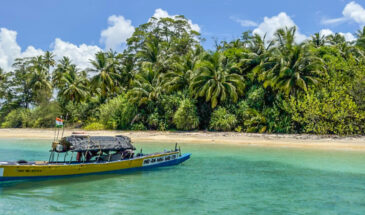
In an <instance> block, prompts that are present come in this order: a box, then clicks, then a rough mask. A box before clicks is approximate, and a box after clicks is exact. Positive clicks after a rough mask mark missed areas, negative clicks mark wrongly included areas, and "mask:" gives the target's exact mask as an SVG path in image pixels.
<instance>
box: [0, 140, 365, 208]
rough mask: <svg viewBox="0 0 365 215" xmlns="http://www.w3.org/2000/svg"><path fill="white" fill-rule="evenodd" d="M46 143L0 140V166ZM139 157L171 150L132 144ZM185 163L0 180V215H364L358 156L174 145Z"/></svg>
mask: <svg viewBox="0 0 365 215" xmlns="http://www.w3.org/2000/svg"><path fill="white" fill-rule="evenodd" d="M49 142H50V141H47V140H23V139H0V161H8V160H18V159H26V160H48V155H49V154H48V150H49V148H50V144H49ZM135 145H136V147H137V149H138V150H139V149H140V148H141V147H142V148H143V152H144V153H147V152H157V151H162V150H163V149H172V148H173V147H174V144H173V143H171V144H166V143H136V144H135ZM181 148H182V151H183V152H191V153H192V157H191V159H190V160H188V161H186V162H185V163H183V164H181V165H178V166H172V167H163V168H159V169H155V170H149V171H143V172H132V173H128V174H104V175H93V176H80V177H73V178H60V179H49V180H37V181H22V182H5V183H4V182H1V183H0V214H1V215H5V214H17V215H18V214H30V215H31V214H78V215H79V214H88V215H93V214H105V215H111V214H365V153H364V152H354V151H324V150H304V149H288V148H263V147H255V146H227V145H211V144H210V145H207V144H181Z"/></svg>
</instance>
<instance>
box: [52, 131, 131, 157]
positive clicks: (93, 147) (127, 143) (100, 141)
mask: <svg viewBox="0 0 365 215" xmlns="http://www.w3.org/2000/svg"><path fill="white" fill-rule="evenodd" d="M135 149H136V148H135V147H134V146H133V145H132V141H131V139H130V138H129V137H127V136H123V135H116V136H89V135H87V134H82V133H81V134H77V133H73V134H72V135H71V136H68V137H63V138H61V139H60V140H59V141H54V142H53V143H52V149H51V151H50V152H51V154H50V157H49V163H58V162H67V161H66V157H67V155H68V154H69V153H71V159H70V160H69V163H71V162H73V163H80V162H99V161H100V162H102V161H117V160H123V159H130V158H133V157H134V156H135V155H134V150H135ZM60 154H63V156H64V159H63V161H59V156H60ZM55 155H57V156H56V158H55Z"/></svg>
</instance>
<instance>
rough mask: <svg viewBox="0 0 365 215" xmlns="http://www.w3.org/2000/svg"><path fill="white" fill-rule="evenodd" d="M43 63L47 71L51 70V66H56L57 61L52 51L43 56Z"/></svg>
mask: <svg viewBox="0 0 365 215" xmlns="http://www.w3.org/2000/svg"><path fill="white" fill-rule="evenodd" d="M43 63H44V65H45V67H46V68H47V69H50V67H51V66H54V65H55V64H56V61H55V60H54V55H53V53H52V52H50V51H46V53H44V55H43Z"/></svg>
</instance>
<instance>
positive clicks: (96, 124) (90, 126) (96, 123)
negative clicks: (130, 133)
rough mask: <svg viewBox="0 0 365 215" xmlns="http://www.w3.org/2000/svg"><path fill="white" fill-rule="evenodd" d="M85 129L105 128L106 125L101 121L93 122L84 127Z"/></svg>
mask: <svg viewBox="0 0 365 215" xmlns="http://www.w3.org/2000/svg"><path fill="white" fill-rule="evenodd" d="M84 129H85V130H88V131H92V130H104V129H105V126H104V125H103V124H102V123H99V122H92V123H90V124H88V125H87V126H85V127H84Z"/></svg>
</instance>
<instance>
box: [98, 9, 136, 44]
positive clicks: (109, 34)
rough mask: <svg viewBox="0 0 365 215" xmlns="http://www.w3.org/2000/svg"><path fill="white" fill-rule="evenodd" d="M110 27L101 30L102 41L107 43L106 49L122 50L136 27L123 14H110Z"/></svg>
mask: <svg viewBox="0 0 365 215" xmlns="http://www.w3.org/2000/svg"><path fill="white" fill-rule="evenodd" d="M108 24H109V27H108V28H107V29H105V30H103V31H102V32H101V38H100V42H101V43H102V44H105V49H107V50H108V49H113V50H121V49H122V48H123V44H125V42H126V40H127V39H128V38H129V37H130V36H132V34H133V32H134V27H133V26H132V21H131V20H128V19H125V18H124V17H123V16H115V15H113V16H110V17H109V18H108Z"/></svg>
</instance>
